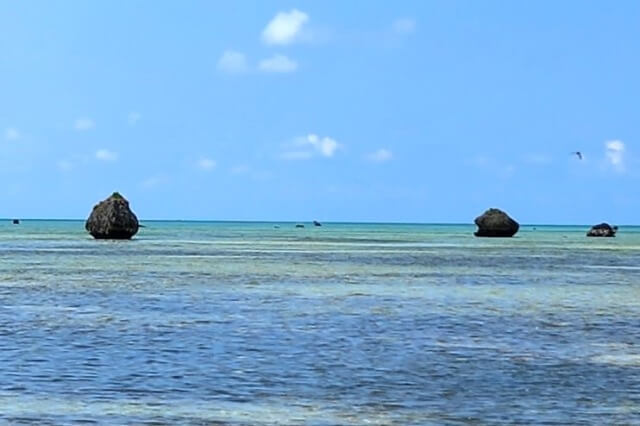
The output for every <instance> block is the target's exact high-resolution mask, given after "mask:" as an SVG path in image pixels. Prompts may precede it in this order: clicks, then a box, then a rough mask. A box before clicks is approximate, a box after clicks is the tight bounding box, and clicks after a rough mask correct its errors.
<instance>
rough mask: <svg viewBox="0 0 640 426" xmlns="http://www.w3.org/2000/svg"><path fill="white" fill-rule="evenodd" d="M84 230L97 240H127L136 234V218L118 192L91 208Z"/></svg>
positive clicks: (137, 226)
mask: <svg viewBox="0 0 640 426" xmlns="http://www.w3.org/2000/svg"><path fill="white" fill-rule="evenodd" d="M84 227H85V229H86V230H87V231H89V233H90V234H91V235H92V236H93V238H97V239H117V240H127V239H130V238H131V237H133V236H134V235H135V234H136V233H137V232H138V228H139V225H138V218H137V217H136V215H135V214H134V213H133V212H132V211H131V209H130V208H129V202H128V201H127V200H126V199H125V198H124V197H123V196H122V195H120V194H119V193H118V192H114V193H113V194H111V196H110V197H109V198H107V199H106V200H103V201H101V202H99V203H98V204H96V205H95V206H94V207H93V211H92V212H91V215H90V216H89V219H87V222H86V223H85V226H84Z"/></svg>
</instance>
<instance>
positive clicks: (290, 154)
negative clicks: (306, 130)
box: [281, 133, 342, 160]
mask: <svg viewBox="0 0 640 426" xmlns="http://www.w3.org/2000/svg"><path fill="white" fill-rule="evenodd" d="M293 145H294V146H295V147H296V149H293V150H290V151H286V152H284V153H283V154H282V155H281V157H282V158H283V159H285V160H305V159H309V158H311V157H314V156H315V155H320V156H322V157H327V158H330V157H333V155H334V154H335V153H336V151H337V150H338V149H340V148H341V147H342V145H340V144H339V143H338V142H337V141H336V140H335V139H332V138H330V137H326V136H325V137H323V138H321V137H319V136H318V135H316V134H313V133H310V134H308V135H307V136H305V137H301V138H297V139H296V140H295V141H294V143H293Z"/></svg>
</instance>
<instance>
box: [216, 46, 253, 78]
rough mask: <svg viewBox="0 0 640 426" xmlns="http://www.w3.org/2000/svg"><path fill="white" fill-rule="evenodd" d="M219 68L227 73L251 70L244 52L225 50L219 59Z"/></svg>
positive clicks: (240, 72)
mask: <svg viewBox="0 0 640 426" xmlns="http://www.w3.org/2000/svg"><path fill="white" fill-rule="evenodd" d="M217 66H218V70H219V71H222V72H224V73H227V74H242V73H245V72H247V71H249V64H248V62H247V57H246V55H245V54H244V53H242V52H238V51H235V50H225V51H224V52H223V53H222V56H220V59H218V65H217Z"/></svg>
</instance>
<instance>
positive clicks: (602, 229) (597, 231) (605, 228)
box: [587, 223, 618, 237]
mask: <svg viewBox="0 0 640 426" xmlns="http://www.w3.org/2000/svg"><path fill="white" fill-rule="evenodd" d="M617 231H618V227H617V226H611V225H609V224H608V223H600V224H598V225H593V226H592V227H591V229H589V232H587V237H615V236H616V232H617Z"/></svg>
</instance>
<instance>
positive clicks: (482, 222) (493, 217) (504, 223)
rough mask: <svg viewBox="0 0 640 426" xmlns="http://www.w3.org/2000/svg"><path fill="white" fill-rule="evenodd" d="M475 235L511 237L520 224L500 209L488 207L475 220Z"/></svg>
mask: <svg viewBox="0 0 640 426" xmlns="http://www.w3.org/2000/svg"><path fill="white" fill-rule="evenodd" d="M475 223H476V225H477V226H478V230H477V231H476V232H475V234H474V235H475V236H476V237H513V236H514V235H515V233H516V232H518V229H520V225H519V224H518V222H516V221H515V220H513V219H511V218H510V217H509V215H508V214H506V213H505V212H503V211H502V210H500V209H489V210H487V211H486V212H484V213H483V214H482V215H481V216H478V217H477V218H476V220H475Z"/></svg>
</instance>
